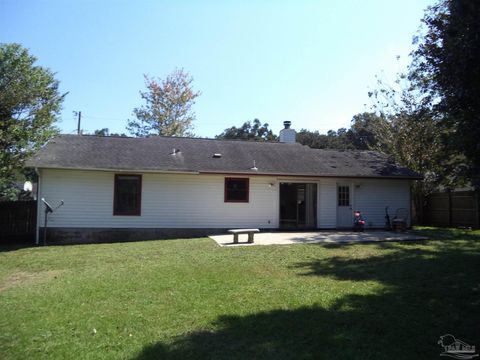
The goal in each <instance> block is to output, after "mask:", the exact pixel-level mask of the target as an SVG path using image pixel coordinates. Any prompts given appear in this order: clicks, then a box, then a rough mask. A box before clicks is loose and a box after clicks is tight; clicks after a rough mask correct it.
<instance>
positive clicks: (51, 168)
mask: <svg viewBox="0 0 480 360" xmlns="http://www.w3.org/2000/svg"><path fill="white" fill-rule="evenodd" d="M38 168H40V169H49V170H81V171H107V172H124V173H137V172H141V173H152V174H193V175H198V174H200V172H198V171H187V170H185V171H178V170H151V169H117V168H112V169H108V168H87V167H55V166H52V167H48V166H46V167H43V166H40V167H38ZM38 168H37V167H36V168H35V169H38Z"/></svg>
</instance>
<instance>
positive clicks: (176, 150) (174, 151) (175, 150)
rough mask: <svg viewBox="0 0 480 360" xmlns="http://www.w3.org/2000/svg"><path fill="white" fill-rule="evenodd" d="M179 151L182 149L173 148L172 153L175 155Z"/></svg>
mask: <svg viewBox="0 0 480 360" xmlns="http://www.w3.org/2000/svg"><path fill="white" fill-rule="evenodd" d="M179 152H180V149H176V148H173V149H172V152H171V153H170V155H175V154H178V153H179Z"/></svg>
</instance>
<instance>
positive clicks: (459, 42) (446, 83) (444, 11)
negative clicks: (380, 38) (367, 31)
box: [411, 0, 480, 188]
mask: <svg viewBox="0 0 480 360" xmlns="http://www.w3.org/2000/svg"><path fill="white" fill-rule="evenodd" d="M479 18H480V2H478V1H471V0H440V1H439V2H438V3H437V4H436V5H434V6H431V7H429V8H428V9H427V11H426V13H425V16H424V18H423V20H422V21H423V23H424V24H425V25H426V26H427V31H426V33H425V34H423V35H421V36H419V37H417V39H416V40H417V43H418V48H417V49H416V51H414V53H413V56H414V58H413V59H414V61H413V63H412V69H413V70H414V71H412V74H411V79H412V81H415V82H417V83H418V84H419V85H420V86H421V87H422V88H423V90H424V91H425V92H427V93H429V94H430V96H431V97H432V98H434V99H437V100H438V101H437V102H436V105H435V110H436V111H437V112H438V113H439V114H440V116H441V125H442V126H444V127H448V128H449V129H450V130H451V131H450V133H449V137H448V138H446V140H447V142H446V144H447V145H448V146H449V148H450V149H451V150H454V151H455V150H456V151H459V152H461V153H462V154H463V155H464V156H465V158H466V159H467V165H468V168H469V172H468V176H469V178H470V180H471V182H472V183H473V184H474V185H475V186H476V187H477V188H480V141H479V139H480V22H479Z"/></svg>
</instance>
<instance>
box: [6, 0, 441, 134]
mask: <svg viewBox="0 0 480 360" xmlns="http://www.w3.org/2000/svg"><path fill="white" fill-rule="evenodd" d="M432 3H433V1H432V0H430V1H427V0H402V1H394V0H363V1H353V0H350V1H347V0H345V1H249V0H246V1H228V0H226V1H219V0H218V1H153V0H152V1H100V0H97V1H89V0H79V1H68V0H63V1H53V0H51V1H48V0H38V1H26V0H0V24H1V25H0V42H18V43H20V44H22V45H23V46H24V47H26V48H28V49H29V50H30V52H31V54H33V55H35V56H36V57H37V58H38V64H40V65H42V66H46V67H49V68H50V69H52V71H54V72H56V78H57V79H58V80H60V84H61V91H62V92H68V95H67V97H66V99H65V102H64V105H63V111H62V116H61V122H60V123H59V124H58V126H59V127H60V128H61V130H62V132H64V133H73V132H74V131H75V129H76V126H77V124H76V118H75V117H74V115H73V111H75V110H81V111H82V114H83V121H82V128H83V129H84V130H85V131H93V130H95V129H100V128H104V127H108V128H109V129H110V131H111V132H126V130H125V126H126V124H127V119H129V118H130V119H131V118H133V117H132V110H133V108H135V107H138V106H140V105H142V101H141V99H140V96H139V90H143V89H144V82H143V74H144V73H146V74H149V75H150V76H157V77H161V78H163V77H165V76H166V75H167V74H169V73H170V72H172V71H173V70H174V69H175V68H184V69H185V70H186V71H188V72H189V73H190V74H191V75H192V76H193V78H194V88H195V89H196V90H200V91H201V92H202V95H201V96H200V97H199V98H198V99H197V103H196V104H195V106H194V110H195V112H196V114H197V120H196V121H195V123H194V125H195V129H194V133H195V134H197V135H199V136H204V137H213V136H215V135H217V134H219V133H221V132H222V131H223V129H225V128H227V127H230V126H233V125H235V126H240V125H241V124H243V122H245V121H248V120H253V119H254V118H258V119H260V120H261V121H262V122H267V123H269V124H270V127H271V128H272V129H273V130H274V132H275V133H278V131H279V130H280V129H281V128H282V123H283V121H285V120H290V121H292V127H293V128H296V129H297V130H299V129H301V128H306V129H309V130H319V131H320V132H322V133H325V132H327V131H328V130H329V129H334V130H336V129H338V128H340V127H349V125H350V121H351V119H352V116H353V115H355V114H357V113H359V112H363V111H364V110H366V109H367V108H368V107H369V106H370V104H371V101H370V100H369V98H368V95H367V92H368V90H369V89H372V88H373V87H375V75H381V76H382V77H383V78H385V79H387V80H389V81H393V79H394V75H395V73H396V72H397V71H398V70H402V68H403V67H404V66H405V65H406V64H407V63H408V54H409V52H410V51H411V49H412V45H411V42H412V37H413V35H414V34H415V33H416V31H417V30H418V28H419V26H420V19H421V18H422V16H423V11H424V9H425V8H426V7H427V6H428V5H430V4H432ZM397 55H400V56H401V59H400V61H397V60H396V56H397Z"/></svg>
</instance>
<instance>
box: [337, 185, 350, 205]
mask: <svg viewBox="0 0 480 360" xmlns="http://www.w3.org/2000/svg"><path fill="white" fill-rule="evenodd" d="M338 206H350V187H349V186H339V187H338Z"/></svg>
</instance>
